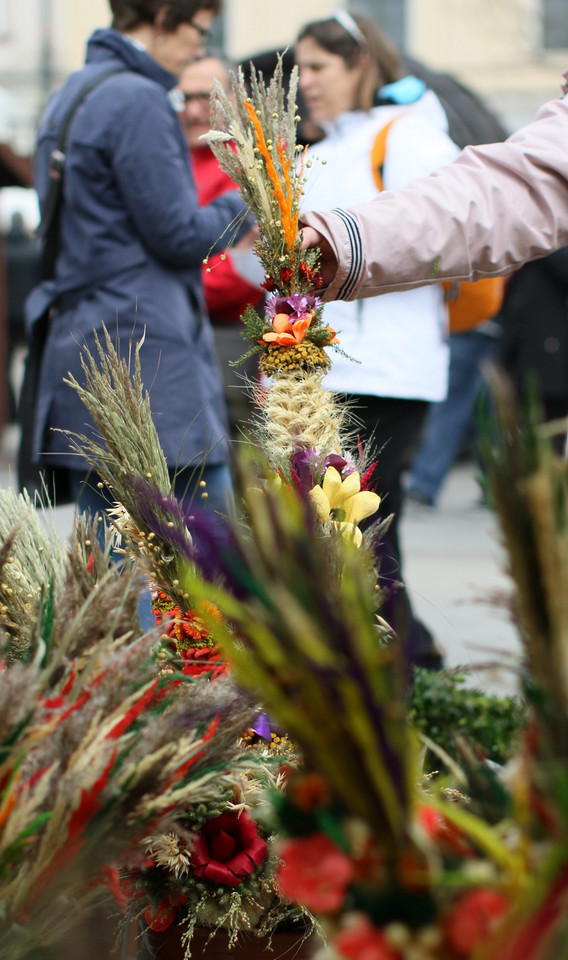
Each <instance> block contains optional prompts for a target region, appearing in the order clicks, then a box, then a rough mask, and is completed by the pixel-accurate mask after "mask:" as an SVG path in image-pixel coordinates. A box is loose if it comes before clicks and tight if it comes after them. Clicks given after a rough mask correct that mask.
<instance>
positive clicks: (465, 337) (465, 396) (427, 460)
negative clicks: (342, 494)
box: [409, 329, 498, 504]
mask: <svg viewBox="0 0 568 960" xmlns="http://www.w3.org/2000/svg"><path fill="white" fill-rule="evenodd" d="M497 349H498V341H497V340H496V338H495V337H492V336H490V335H489V334H487V333H482V332H481V331H479V330H476V329H474V330H467V331H466V332H464V333H452V334H451V335H450V370H449V383H448V395H447V397H446V399H445V400H442V401H441V402H440V403H433V404H431V406H430V409H429V411H428V415H427V418H426V423H425V425H424V433H423V435H422V440H421V443H420V447H419V449H418V453H417V454H416V455H415V457H414V460H413V462H412V465H411V467H410V481H409V489H410V491H411V492H416V493H418V494H420V496H421V497H423V498H424V499H425V500H427V501H428V502H429V503H431V504H434V503H435V501H436V498H437V496H438V494H439V492H440V489H441V487H442V484H443V483H444V480H445V479H446V475H447V473H448V471H449V469H450V467H452V466H453V464H454V462H455V460H456V457H457V456H458V454H459V452H460V449H461V448H462V446H463V444H464V443H465V442H467V441H468V440H469V439H471V438H472V437H473V434H474V410H475V404H476V399H477V397H478V394H479V392H480V390H481V389H482V388H483V377H482V374H481V366H482V364H483V363H484V362H485V361H486V360H492V359H494V358H495V357H496V355H497Z"/></svg>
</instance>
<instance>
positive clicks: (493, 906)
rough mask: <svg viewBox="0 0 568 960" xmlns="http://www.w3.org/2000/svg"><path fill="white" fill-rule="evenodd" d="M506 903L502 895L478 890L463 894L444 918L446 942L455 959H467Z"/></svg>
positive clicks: (484, 889) (486, 933)
mask: <svg viewBox="0 0 568 960" xmlns="http://www.w3.org/2000/svg"><path fill="white" fill-rule="evenodd" d="M508 909H509V904H508V903H507V901H506V899H505V897H504V896H503V894H502V893H498V892H497V891H496V890H488V889H486V888H484V887H480V888H479V889H477V890H470V891H469V893H466V894H464V895H463V896H462V897H460V899H459V900H458V902H457V903H456V904H455V906H454V908H453V910H452V911H451V913H450V914H449V916H448V917H446V922H445V925H444V930H445V935H446V941H447V943H448V945H449V946H450V947H451V948H452V950H454V951H455V952H456V953H457V955H458V956H459V957H469V956H470V954H471V953H472V951H473V948H474V947H475V946H477V945H478V944H479V943H483V941H484V940H487V939H488V937H489V936H490V934H491V933H492V931H493V928H494V927H495V926H496V924H497V921H498V920H500V918H501V917H503V916H504V915H505V914H506V913H507V910H508Z"/></svg>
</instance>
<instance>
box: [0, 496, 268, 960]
mask: <svg viewBox="0 0 568 960" xmlns="http://www.w3.org/2000/svg"><path fill="white" fill-rule="evenodd" d="M10 516H11V517H12V518H13V520H14V521H15V523H16V526H15V527H14V528H13V529H12V530H11V531H10V532H9V528H8V524H7V518H8V517H10ZM0 518H1V520H0V523H1V524H2V527H3V529H2V531H1V536H2V541H3V545H2V548H1V551H0V629H1V636H0V641H1V645H2V651H3V653H2V663H1V665H0V690H1V695H0V904H1V909H0V955H1V956H2V957H3V958H5V960H27V958H30V960H31V958H32V957H33V958H34V960H37V958H40V957H42V956H44V955H46V956H47V953H48V951H49V950H50V948H56V947H57V944H58V943H61V941H62V940H63V939H64V938H65V936H66V934H67V933H68V932H69V931H70V930H71V929H72V927H73V926H74V924H76V923H77V921H79V920H82V919H83V917H84V915H85V912H86V911H88V910H90V909H92V908H93V907H95V906H96V905H97V904H98V903H99V902H100V901H101V899H104V897H105V896H108V891H109V889H114V890H115V892H117V893H118V891H119V884H118V870H119V868H121V867H122V866H123V864H124V862H125V861H126V862H128V863H130V865H131V867H134V866H135V864H136V863H137V862H139V861H140V859H141V858H142V859H143V844H142V841H143V839H144V838H145V837H146V836H147V835H148V834H152V833H154V832H160V833H167V832H168V831H170V830H171V829H173V827H174V824H175V823H176V821H177V819H178V818H179V816H180V815H182V814H183V815H185V814H186V812H187V810H188V809H192V807H193V806H196V807H197V806H199V805H202V804H204V803H207V802H210V801H212V800H213V799H214V798H216V797H217V796H218V792H219V790H220V789H225V790H227V791H230V790H231V789H232V785H233V784H234V782H235V781H236V780H237V779H238V776H239V770H240V769H241V768H242V756H241V755H240V754H239V752H238V751H237V749H236V742H237V739H238V737H239V735H240V733H241V732H242V730H243V729H244V728H246V727H247V726H248V725H249V724H250V722H251V717H252V715H253V713H252V710H251V706H250V702H249V701H248V700H247V699H246V698H245V697H243V695H242V694H240V693H239V692H238V691H237V690H236V689H235V688H234V686H233V685H232V683H231V682H230V681H229V680H228V678H225V679H224V680H223V681H222V682H220V683H219V684H216V685H215V687H214V688H213V689H209V687H207V689H205V684H202V683H195V682H190V681H188V680H186V679H185V678H184V677H183V676H181V675H177V674H170V673H164V672H163V670H162V663H161V660H160V658H159V656H158V655H157V651H156V641H157V637H156V635H155V634H149V635H147V636H141V632H140V628H139V625H138V615H137V604H138V598H139V594H140V577H139V574H138V573H137V572H136V571H135V570H134V569H132V568H130V567H128V566H124V567H122V568H120V567H118V566H117V565H116V563H114V562H112V560H111V559H110V549H111V543H110V540H109V541H107V543H106V545H105V546H104V548H102V547H101V546H100V545H99V539H98V537H97V535H96V532H95V531H94V530H93V528H92V526H91V524H90V523H89V522H86V521H85V520H84V519H79V520H78V521H77V523H76V526H75V528H74V531H73V534H72V537H71V539H70V541H69V544H68V546H67V548H66V549H64V548H63V547H62V545H61V544H59V543H58V542H57V539H56V537H55V535H54V534H47V533H46V532H45V528H44V527H43V525H42V524H41V522H40V521H39V518H38V515H37V512H36V510H35V509H34V508H33V506H32V504H31V503H30V502H29V500H28V499H26V498H25V497H18V496H16V495H15V494H14V493H13V492H12V491H9V490H7V491H0ZM249 766H250V765H249Z"/></svg>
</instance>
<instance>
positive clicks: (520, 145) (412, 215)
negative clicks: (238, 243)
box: [301, 97, 568, 300]
mask: <svg viewBox="0 0 568 960" xmlns="http://www.w3.org/2000/svg"><path fill="white" fill-rule="evenodd" d="M301 226H302V227H303V228H304V245H305V246H312V245H316V240H317V235H318V234H319V236H321V237H322V238H323V241H324V242H323V245H322V252H323V264H324V270H325V273H324V280H325V283H326V288H325V290H324V291H323V295H324V299H326V300H333V299H340V300H353V299H356V298H358V297H365V296H374V295H376V294H379V293H386V292H388V291H392V290H402V289H407V288H409V287H415V286H420V285H422V284H424V283H429V282H436V281H439V280H444V279H460V278H461V279H477V278H479V277H484V276H485V277H487V276H498V275H499V274H503V273H506V272H508V271H511V270H514V269H515V268H517V267H518V266H520V265H521V264H523V263H525V262H527V261H529V260H533V259H536V258H538V257H541V256H544V255H545V254H547V253H550V252H551V251H552V250H556V249H558V248H559V247H561V246H565V245H566V244H568V97H565V98H564V99H561V100H555V101H552V102H551V103H549V104H547V105H546V106H544V107H543V108H542V109H541V110H540V112H539V114H538V115H537V118H536V120H535V121H534V122H533V123H531V124H529V125H528V126H526V127H524V128H522V129H521V130H519V131H518V132H517V133H515V134H513V136H512V137H509V139H508V140H506V141H505V142H504V143H496V144H488V145H486V146H482V147H468V148H467V149H466V150H464V151H463V153H461V154H460V156H459V157H458V159H457V160H456V161H455V162H454V163H452V164H449V165H448V166H446V167H443V168H441V169H440V170H438V171H436V172H435V173H434V174H432V175H431V176H429V177H423V178H420V179H419V180H415V181H413V182H412V183H411V184H409V185H408V186H407V187H404V188H402V189H400V190H392V191H386V192H385V193H383V194H381V196H380V197H378V198H377V199H376V200H374V201H373V202H372V203H370V204H365V205H361V206H358V207H353V208H352V209H349V210H341V209H338V210H335V211H333V212H326V213H315V212H312V213H306V214H304V215H302V218H301ZM306 228H310V231H313V232H309V233H308V232H307V229H306Z"/></svg>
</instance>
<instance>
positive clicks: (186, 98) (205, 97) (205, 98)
mask: <svg viewBox="0 0 568 960" xmlns="http://www.w3.org/2000/svg"><path fill="white" fill-rule="evenodd" d="M179 95H180V97H181V98H182V99H183V102H184V104H185V106H187V104H188V103H199V104H200V106H202V107H204V106H205V104H207V106H209V101H210V100H211V93H210V91H209V90H206V91H204V92H203V93H184V91H183V90H180V91H179Z"/></svg>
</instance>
